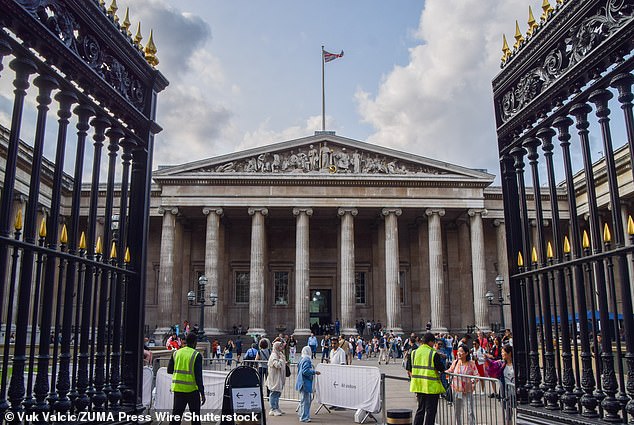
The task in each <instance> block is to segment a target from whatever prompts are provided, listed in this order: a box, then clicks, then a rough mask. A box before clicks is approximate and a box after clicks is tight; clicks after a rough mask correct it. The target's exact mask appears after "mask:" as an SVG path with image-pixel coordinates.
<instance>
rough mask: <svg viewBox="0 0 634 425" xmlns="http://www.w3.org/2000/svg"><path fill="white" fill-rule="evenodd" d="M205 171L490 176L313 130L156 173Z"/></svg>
mask: <svg viewBox="0 0 634 425" xmlns="http://www.w3.org/2000/svg"><path fill="white" fill-rule="evenodd" d="M201 174H204V175H209V174H223V175H230V174H240V175H245V174H247V175H258V174H260V175H267V176H272V175H280V176H281V175H319V174H327V175H333V176H342V177H343V176H354V175H365V176H369V175H375V176H390V175H391V176H394V177H396V176H438V177H440V176H443V177H456V178H460V177H463V178H465V177H466V178H471V179H473V178H476V179H478V178H484V179H489V178H492V177H493V176H491V175H490V174H488V173H485V172H482V171H479V170H473V169H469V168H464V167H460V166H457V165H453V164H448V163H445V162H441V161H436V160H433V159H430V158H425V157H422V156H418V155H413V154H409V153H405V152H400V151H397V150H393V149H389V148H385V147H381V146H377V145H373V144H370V143H365V142H360V141H358V140H353V139H348V138H344V137H340V136H336V135H334V134H331V132H317V133H316V134H315V135H314V136H310V137H305V138H301V139H295V140H289V141H286V142H281V143H275V144H272V145H267V146H262V147H258V148H254V149H249V150H246V151H242V152H235V153H232V154H228V155H222V156H218V157H214V158H208V159H204V160H200V161H195V162H190V163H186V164H182V165H176V166H169V167H159V169H158V170H157V171H155V172H154V176H155V177H159V178H160V177H177V176H192V175H201Z"/></svg>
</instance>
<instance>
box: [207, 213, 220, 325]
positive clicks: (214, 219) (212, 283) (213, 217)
mask: <svg viewBox="0 0 634 425" xmlns="http://www.w3.org/2000/svg"><path fill="white" fill-rule="evenodd" d="M203 214H204V215H206V216H207V230H206V232H205V276H206V277H207V280H208V282H207V285H208V286H207V288H205V295H206V297H207V300H208V301H206V302H211V300H210V298H209V296H210V295H211V294H215V295H216V296H218V294H219V288H220V268H219V258H220V217H222V208H215V207H206V208H203ZM220 305H221V304H220V301H219V300H218V301H217V302H216V305H215V306H212V307H206V308H205V334H207V335H220V334H222V332H221V330H220V326H219V322H218V320H219V314H218V311H219V306H220Z"/></svg>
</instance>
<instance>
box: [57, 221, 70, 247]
mask: <svg viewBox="0 0 634 425" xmlns="http://www.w3.org/2000/svg"><path fill="white" fill-rule="evenodd" d="M59 241H60V242H61V243H62V244H64V245H66V244H67V243H68V230H66V225H65V224H64V225H63V226H62V234H61V236H60V237H59Z"/></svg>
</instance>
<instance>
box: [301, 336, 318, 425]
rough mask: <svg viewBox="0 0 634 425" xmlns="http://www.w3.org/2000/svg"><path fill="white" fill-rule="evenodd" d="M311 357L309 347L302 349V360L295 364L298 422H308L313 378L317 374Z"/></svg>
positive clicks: (311, 353)
mask: <svg viewBox="0 0 634 425" xmlns="http://www.w3.org/2000/svg"><path fill="white" fill-rule="evenodd" d="M312 355H313V352H312V350H311V349H310V347H309V346H306V347H304V348H302V358H301V359H300V361H299V363H298V364H297V382H296V383H295V389H296V390H297V391H299V393H300V403H299V412H298V414H299V421H300V422H310V403H311V402H312V400H311V396H312V394H313V376H314V375H319V372H317V371H316V370H315V368H314V367H313V361H312V360H311V357H312Z"/></svg>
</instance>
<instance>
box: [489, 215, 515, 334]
mask: <svg viewBox="0 0 634 425" xmlns="http://www.w3.org/2000/svg"><path fill="white" fill-rule="evenodd" d="M493 226H495V228H496V233H495V235H496V240H497V243H496V245H497V252H498V274H499V275H500V276H502V279H504V283H503V284H502V294H504V297H505V299H506V301H507V302H508V301H509V300H508V297H507V294H510V293H511V290H510V287H509V258H508V252H507V250H506V227H505V226H504V220H503V219H495V220H493ZM504 323H505V324H506V327H507V328H508V329H512V327H511V325H512V321H511V306H510V305H505V306H504Z"/></svg>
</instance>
